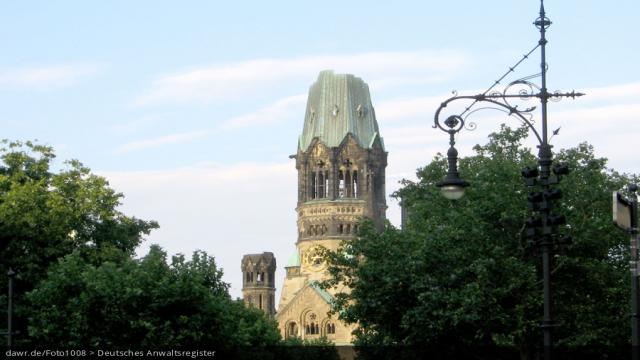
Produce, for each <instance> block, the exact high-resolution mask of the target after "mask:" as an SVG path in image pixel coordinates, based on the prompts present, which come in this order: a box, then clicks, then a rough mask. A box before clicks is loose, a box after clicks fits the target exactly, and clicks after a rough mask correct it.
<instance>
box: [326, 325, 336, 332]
mask: <svg viewBox="0 0 640 360" xmlns="http://www.w3.org/2000/svg"><path fill="white" fill-rule="evenodd" d="M335 333H336V326H335V325H334V324H332V323H327V334H335Z"/></svg>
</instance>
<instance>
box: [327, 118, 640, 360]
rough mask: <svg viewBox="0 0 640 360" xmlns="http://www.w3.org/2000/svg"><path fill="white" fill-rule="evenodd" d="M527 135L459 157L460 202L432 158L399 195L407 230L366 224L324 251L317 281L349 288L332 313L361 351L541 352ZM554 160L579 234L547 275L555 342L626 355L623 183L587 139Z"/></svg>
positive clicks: (504, 136)
mask: <svg viewBox="0 0 640 360" xmlns="http://www.w3.org/2000/svg"><path fill="white" fill-rule="evenodd" d="M526 133H527V130H526V128H520V129H516V130H512V129H509V128H507V127H504V126H503V128H502V130H501V131H500V132H499V133H494V134H492V135H491V136H490V140H489V143H488V144H486V145H484V146H476V147H475V148H474V150H475V153H476V154H475V155H474V156H471V157H467V158H463V159H461V160H460V173H461V174H462V176H463V177H465V178H466V179H467V180H469V181H471V182H472V186H470V187H469V188H468V190H467V194H466V195H465V197H464V198H462V199H461V200H458V201H457V202H452V201H449V200H446V199H445V198H444V197H442V196H441V195H440V194H439V190H438V189H437V187H436V186H435V184H436V183H437V182H439V181H440V180H441V179H442V177H443V174H444V173H445V169H446V162H445V159H443V158H442V156H441V155H439V156H438V157H436V158H435V159H434V160H433V161H432V162H431V163H430V164H428V165H427V166H425V167H424V168H422V169H419V170H418V178H419V181H418V182H410V181H404V187H403V188H402V189H401V190H399V191H398V192H397V193H396V194H395V196H396V197H398V198H400V199H401V202H402V203H403V205H404V206H405V207H406V209H407V212H408V219H407V221H406V224H407V226H406V228H404V229H402V230H399V229H396V228H394V227H393V226H391V225H389V224H387V226H386V227H385V229H384V231H382V232H381V233H378V232H376V231H375V229H374V228H373V226H372V225H371V224H370V223H366V222H365V223H364V224H363V225H362V226H360V229H361V231H360V233H359V238H358V239H356V240H350V241H346V242H344V243H343V246H342V248H341V249H340V250H339V251H338V252H333V253H332V252H327V253H326V256H327V260H328V261H329V263H330V267H329V271H330V274H331V279H330V280H329V281H326V282H325V283H324V284H323V285H324V286H325V287H331V286H335V285H337V284H338V283H340V282H344V283H346V284H347V285H350V287H351V292H350V293H343V294H339V295H338V296H337V297H336V301H335V304H334V311H336V312H337V313H338V314H339V316H340V318H341V319H343V320H345V321H347V322H349V323H354V324H358V329H357V332H356V338H357V342H358V343H359V344H375V345H379V344H383V345H425V346H427V347H434V348H437V349H439V350H440V351H444V352H453V353H455V352H456V351H458V352H459V351H460V350H461V349H477V348H480V347H485V348H487V347H488V348H492V349H496V348H502V349H510V350H513V351H517V352H519V353H520V354H521V357H522V358H523V359H525V358H531V356H532V355H533V353H535V352H536V351H539V350H540V346H541V343H542V341H541V334H542V332H541V330H540V328H539V322H540V320H541V314H542V285H541V281H540V279H541V276H540V260H539V256H538V252H537V248H536V247H535V246H533V245H532V244H530V243H528V242H527V241H526V240H525V239H524V236H522V232H523V224H524V221H525V219H526V217H527V216H528V210H527V195H528V191H527V189H526V188H525V187H524V184H523V180H522V178H521V177H520V169H522V168H523V167H525V166H527V165H528V166H531V165H535V164H536V160H535V157H534V155H533V154H532V153H531V151H530V150H529V149H526V148H523V147H522V145H521V144H522V141H523V140H524V139H525V138H526ZM556 160H557V161H564V162H567V163H568V164H569V166H570V168H571V169H572V172H571V173H570V174H569V175H568V176H566V177H565V178H564V179H563V180H562V182H561V184H560V186H559V188H561V190H562V191H563V192H564V197H563V199H562V201H561V205H560V210H559V212H560V213H563V214H566V216H567V218H568V224H569V227H570V232H571V233H572V235H573V238H574V241H573V244H572V245H570V246H568V247H564V248H561V249H557V256H556V258H555V261H554V267H553V269H552V274H553V275H552V276H553V280H552V281H553V295H554V297H553V301H554V313H555V315H554V316H555V319H556V321H558V323H559V324H560V326H559V328H558V329H557V330H556V331H555V332H554V334H555V335H554V337H555V339H556V344H557V345H558V346H559V347H560V348H563V349H567V350H569V351H577V350H580V351H598V350H599V349H606V350H607V351H611V349H616V347H617V348H618V349H626V348H628V344H629V341H628V339H629V336H628V334H629V331H628V328H629V326H628V324H629V321H628V315H627V314H628V301H629V300H628V299H629V289H628V286H627V284H628V283H629V281H628V276H629V274H628V273H629V271H628V268H627V266H628V265H627V263H626V259H627V255H626V254H627V252H628V251H626V250H625V249H627V236H626V235H625V234H624V233H622V232H620V231H616V230H615V229H614V228H613V226H612V225H611V223H610V218H611V214H610V212H611V205H610V201H611V195H610V194H611V191H612V190H617V189H620V188H622V187H623V185H626V184H627V183H628V182H629V181H630V180H631V179H630V176H625V175H621V174H618V173H616V172H615V171H613V170H609V169H607V168H606V160H605V159H600V158H596V157H595V155H594V152H593V148H592V147H591V146H589V145H587V144H580V145H579V146H578V147H577V148H573V149H569V150H563V151H560V152H559V153H558V154H556ZM635 179H636V180H637V177H635ZM625 346H627V347H625Z"/></svg>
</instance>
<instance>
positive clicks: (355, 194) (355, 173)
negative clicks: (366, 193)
mask: <svg viewBox="0 0 640 360" xmlns="http://www.w3.org/2000/svg"><path fill="white" fill-rule="evenodd" d="M351 180H352V181H353V186H352V188H353V197H354V198H357V197H359V196H360V194H359V193H358V171H357V170H354V171H353V176H352V177H351Z"/></svg>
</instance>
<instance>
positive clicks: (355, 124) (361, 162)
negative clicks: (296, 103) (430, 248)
mask: <svg viewBox="0 0 640 360" xmlns="http://www.w3.org/2000/svg"><path fill="white" fill-rule="evenodd" d="M293 157H294V158H295V160H296V169H297V170H298V203H297V207H296V212H297V215H298V219H297V225H298V239H297V242H296V251H295V252H294V254H293V255H292V256H291V259H290V260H289V262H288V264H287V266H286V267H285V269H286V279H285V281H284V285H283V289H282V294H281V298H280V303H279V306H278V313H277V315H276V318H277V320H278V323H279V327H280V331H281V333H282V335H283V336H284V337H290V336H297V337H300V338H303V339H313V338H318V337H321V336H326V337H327V338H328V339H329V340H331V341H333V342H334V343H335V344H336V345H345V344H350V343H351V341H352V336H351V331H353V328H352V327H351V326H346V325H345V324H343V323H341V322H340V321H338V320H337V319H336V318H335V316H334V317H333V318H329V317H328V315H327V312H328V311H329V309H330V306H329V304H330V302H331V299H332V298H333V295H334V294H333V293H331V292H328V291H325V290H323V289H321V288H320V287H318V285H317V283H318V282H319V281H322V280H324V279H325V278H326V277H327V276H328V274H327V273H326V265H325V264H324V263H323V261H321V257H320V255H319V254H318V250H319V249H320V248H322V247H324V248H328V249H330V250H336V249H337V248H338V246H339V245H340V243H341V241H343V240H345V239H351V238H354V237H355V235H356V232H357V226H358V222H359V220H360V219H361V218H362V217H368V218H370V219H372V220H373V222H374V223H375V224H376V226H377V227H378V228H380V229H381V228H382V227H383V225H384V220H385V212H386V209H387V205H386V199H385V196H386V194H385V167H386V165H387V153H386V152H385V150H384V144H383V141H382V138H381V137H380V134H379V131H378V123H377V121H376V117H375V111H374V109H373V106H372V104H371V98H370V95H369V88H368V86H367V84H366V83H365V82H364V81H362V80H361V79H360V78H357V77H354V76H353V75H348V74H334V73H333V72H332V71H323V72H321V73H320V75H319V76H318V80H317V81H316V82H315V83H314V84H313V85H312V86H311V88H310V90H309V97H308V100H307V109H306V114H305V119H304V126H303V130H302V135H301V136H300V138H299V141H298V149H297V153H296V155H293ZM338 291H348V289H339V290H338Z"/></svg>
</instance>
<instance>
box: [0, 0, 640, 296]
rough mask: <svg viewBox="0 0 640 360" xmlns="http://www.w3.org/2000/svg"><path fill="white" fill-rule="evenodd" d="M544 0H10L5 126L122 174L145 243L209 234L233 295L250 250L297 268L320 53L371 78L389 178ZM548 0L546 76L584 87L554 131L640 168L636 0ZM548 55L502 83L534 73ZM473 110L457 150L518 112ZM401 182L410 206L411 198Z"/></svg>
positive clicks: (328, 62) (172, 250) (3, 63)
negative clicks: (310, 96)
mask: <svg viewBox="0 0 640 360" xmlns="http://www.w3.org/2000/svg"><path fill="white" fill-rule="evenodd" d="M539 7H540V3H539V2H538V1H537V0H526V1H525V0H519V1H513V0H491V1H470V0H467V1H403V0H399V1H394V2H393V3H390V2H375V3H374V2H371V1H349V2H345V1H333V0H329V1H322V2H303V1H253V2H252V1H233V2H231V1H225V2H219V1H195V0H194V1H160V0H153V1H145V0H138V1H119V0H112V1H85V0H82V1H80V0H78V1H65V0H61V1H29V0H25V1H2V2H1V3H0V138H6V139H11V140H33V139H37V140H38V141H39V142H41V143H43V144H48V145H51V146H53V147H54V148H55V149H56V153H57V155H58V160H57V162H56V168H64V162H63V161H64V160H68V159H78V160H80V161H81V162H83V163H84V164H85V165H86V166H88V167H90V168H91V169H92V170H93V171H94V172H95V173H97V174H100V175H102V176H105V177H106V178H107V179H108V180H109V182H110V185H111V186H112V187H113V188H114V189H116V190H117V191H119V192H122V193H123V194H124V198H123V201H122V205H121V206H120V210H121V211H123V212H124V213H125V214H127V215H131V216H136V217H138V218H142V219H146V220H151V219H153V220H157V221H158V222H159V223H160V229H158V230H155V231H154V232H153V233H152V234H151V235H149V236H148V237H147V240H146V242H145V243H144V245H143V246H142V247H141V248H140V249H139V251H138V255H140V256H142V255H144V254H145V253H146V252H147V250H148V247H149V245H150V244H152V243H157V244H159V245H161V246H162V247H163V248H164V249H165V250H166V251H167V252H168V253H169V254H176V253H183V254H186V255H190V254H191V253H192V252H193V251H194V250H196V249H200V250H204V251H206V252H207V253H208V254H210V255H212V256H214V257H215V259H216V262H217V264H218V265H219V266H220V267H221V268H222V269H223V270H224V273H225V275H224V280H225V281H227V282H229V283H230V284H231V294H232V296H234V297H238V296H241V286H242V284H241V272H240V260H241V258H242V255H243V254H248V253H261V252H263V251H271V252H273V253H274V254H275V256H276V259H277V262H278V264H279V266H278V270H277V272H276V279H277V286H280V285H281V284H282V282H283V281H284V277H285V273H284V267H283V266H284V265H285V263H286V261H287V259H288V257H289V255H290V254H291V253H293V252H294V250H295V242H296V234H297V231H296V218H295V216H296V214H295V211H294V208H295V206H296V196H297V189H296V182H297V180H296V176H297V175H296V171H295V164H294V161H293V160H291V159H289V155H291V154H294V153H295V152H296V148H297V139H298V136H299V135H300V133H301V131H302V125H303V119H304V109H305V103H306V97H307V92H308V89H309V87H310V86H311V84H312V83H313V82H314V81H315V80H316V78H317V76H318V73H319V72H320V71H322V70H325V69H332V70H334V71H335V72H337V73H351V74H354V75H356V76H358V77H360V78H362V79H363V80H364V81H365V82H367V83H368V84H369V87H370V91H371V96H372V102H373V105H374V107H375V110H376V115H377V119H378V123H379V127H380V132H381V135H382V137H383V138H384V141H385V145H386V150H387V151H388V152H389V157H388V163H389V165H388V167H387V189H386V190H387V193H388V194H391V193H392V192H393V191H395V190H397V189H398V187H399V185H398V182H399V181H400V180H401V179H403V178H406V179H415V171H416V168H418V167H420V166H423V165H425V164H427V163H428V162H429V161H431V159H432V158H433V157H434V156H435V155H436V154H437V153H438V152H446V149H447V147H448V138H447V136H446V134H444V133H443V132H441V131H439V130H437V129H433V128H432V125H433V116H434V113H435V111H436V109H437V107H438V105H439V104H440V103H441V102H442V101H444V100H445V99H447V98H448V97H450V96H452V91H454V90H455V91H457V92H458V93H459V94H471V95H472V94H476V93H480V92H482V91H484V90H485V89H486V88H488V87H489V86H491V85H492V84H493V82H494V81H495V80H497V79H498V78H499V77H500V76H501V75H502V74H503V73H505V72H506V71H507V70H508V69H509V67H511V66H513V65H514V64H515V63H517V62H518V61H519V60H520V59H521V58H522V56H523V55H524V54H526V53H527V52H529V51H530V50H531V49H533V48H534V47H535V46H536V44H537V42H538V38H539V33H538V30H537V29H536V28H535V26H533V22H534V21H535V19H536V18H537V17H538V11H539ZM545 8H546V11H547V16H548V17H549V18H550V19H551V21H552V22H553V24H552V25H551V27H550V28H549V29H548V30H547V39H548V41H549V42H548V46H547V65H548V81H547V84H548V88H549V90H551V91H555V90H560V91H572V90H576V91H579V92H584V93H586V94H587V95H586V96H583V97H581V98H579V99H576V100H562V101H560V102H552V103H550V104H549V127H550V129H556V128H561V130H560V132H559V134H558V135H557V136H555V137H554V138H553V139H552V144H553V145H554V149H556V150H557V149H561V148H567V147H572V146H575V145H577V144H579V143H581V142H589V143H590V144H592V145H594V147H595V151H596V155H597V156H600V157H606V158H608V159H609V166H610V167H611V168H614V169H616V170H618V171H621V172H626V173H640V161H639V160H638V155H637V151H633V149H637V147H638V145H637V144H638V134H640V115H638V114H640V72H639V71H638V70H637V66H638V64H639V63H640V61H639V59H640V47H639V46H638V37H639V35H640V28H639V27H640V25H639V24H640V2H638V1H637V0H616V1H610V2H604V1H593V0H580V1H578V0H562V1H560V0H554V1H550V0H548V1H547V2H546V3H545ZM539 56H540V53H539V51H536V52H535V53H534V54H533V55H531V56H530V57H529V59H527V60H526V61H524V62H523V63H522V65H520V66H518V67H517V68H516V70H515V71H514V74H513V75H512V76H510V77H509V78H508V79H507V81H505V84H506V83H508V81H512V80H516V79H518V78H522V77H525V76H528V75H532V74H536V73H538V72H539V69H540V58H539ZM534 81H538V80H537V79H535V80H534ZM529 104H532V105H534V104H533V103H531V102H530V103H529ZM523 107H524V105H523ZM536 119H537V120H538V122H537V123H536V124H539V113H537V112H535V113H534V116H533V120H534V121H535V120H536ZM473 120H474V121H475V122H476V124H477V128H476V130H474V131H464V132H463V133H461V134H460V136H459V138H458V141H459V143H458V146H457V147H458V150H459V152H460V156H465V155H472V150H471V147H472V146H473V145H474V144H478V143H480V144H483V143H485V142H486V140H487V135H488V134H489V133H491V132H493V131H496V130H498V129H499V126H500V124H501V123H506V124H510V125H511V126H518V122H517V121H516V120H515V119H514V118H510V117H508V116H507V115H505V114H503V113H501V112H498V111H482V112H478V113H476V114H474V115H473ZM529 145H530V146H531V147H533V146H534V143H533V142H531V143H530V144H529ZM462 175H463V176H464V174H462ZM612 190H615V189H612ZM387 202H388V206H389V209H388V212H387V215H388V218H389V220H390V221H391V222H392V223H393V224H396V225H398V224H399V222H400V218H399V209H398V205H397V202H396V201H395V200H394V199H392V198H389V199H388V201H387Z"/></svg>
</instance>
